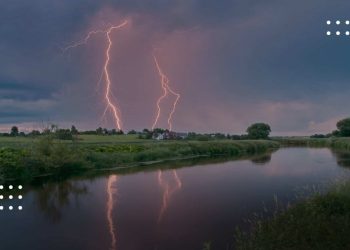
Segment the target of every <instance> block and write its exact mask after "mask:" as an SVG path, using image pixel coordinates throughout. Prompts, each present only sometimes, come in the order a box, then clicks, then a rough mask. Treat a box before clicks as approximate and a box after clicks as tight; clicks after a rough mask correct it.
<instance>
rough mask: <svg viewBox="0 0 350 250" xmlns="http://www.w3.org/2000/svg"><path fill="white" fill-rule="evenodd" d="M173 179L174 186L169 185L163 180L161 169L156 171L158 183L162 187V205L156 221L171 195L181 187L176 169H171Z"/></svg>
mask: <svg viewBox="0 0 350 250" xmlns="http://www.w3.org/2000/svg"><path fill="white" fill-rule="evenodd" d="M172 173H173V177H174V180H175V182H176V184H175V186H174V187H172V188H171V187H170V182H165V181H164V180H163V173H162V171H161V170H159V171H158V183H159V185H160V186H161V187H162V188H163V197H162V206H161V209H160V212H159V216H158V223H160V222H161V220H162V218H163V216H164V213H165V211H166V210H167V208H168V205H169V202H170V200H171V197H172V195H173V194H174V193H175V192H176V191H177V190H179V189H181V187H182V182H181V179H180V178H179V176H178V175H177V172H176V170H173V171H172Z"/></svg>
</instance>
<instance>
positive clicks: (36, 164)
mask: <svg viewBox="0 0 350 250" xmlns="http://www.w3.org/2000/svg"><path fill="white" fill-rule="evenodd" d="M105 138H106V139H104V138H103V136H101V137H96V136H94V137H81V138H79V140H76V141H73V142H67V141H59V140H55V139H53V138H51V137H48V136H45V137H44V136H43V137H40V138H36V139H32V140H31V141H29V139H28V140H21V141H17V142H13V143H6V144H1V142H0V145H1V146H0V178H1V179H2V181H3V182H4V181H7V180H11V181H14V180H21V181H31V180H33V179H34V178H36V177H38V176H45V175H57V176H60V175H65V176H66V175H69V174H76V173H77V172H78V173H84V172H86V171H90V170H104V169H106V170H107V169H118V168H120V169H122V168H128V167H130V166H138V167H140V166H141V167H142V168H144V169H145V168H147V167H148V166H152V165H154V164H159V163H160V162H164V161H175V160H181V159H190V158H198V157H208V158H215V157H239V156H246V155H247V156H249V155H254V154H258V153H265V152H268V151H271V150H275V149H277V148H278V147H279V143H277V142H274V141H268V140H266V141H263V140H259V141H254V140H247V141H232V140H219V141H201V142H198V141H185V140H183V141H153V140H139V139H136V137H135V139H134V140H133V139H132V138H131V137H128V138H126V137H123V136H115V137H105ZM14 139H16V138H14ZM113 139H114V140H113ZM6 140H10V139H8V138H6Z"/></svg>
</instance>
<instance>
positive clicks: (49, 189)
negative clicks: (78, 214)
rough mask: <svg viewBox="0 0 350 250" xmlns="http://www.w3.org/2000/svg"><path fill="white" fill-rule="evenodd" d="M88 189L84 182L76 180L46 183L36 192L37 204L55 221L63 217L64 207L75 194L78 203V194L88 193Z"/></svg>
mask: <svg viewBox="0 0 350 250" xmlns="http://www.w3.org/2000/svg"><path fill="white" fill-rule="evenodd" d="M87 193H88V189H87V187H86V186H85V185H84V184H79V183H78V182H75V181H63V182H60V183H45V184H43V185H42V188H40V189H39V190H38V191H37V192H36V198H37V201H38V202H37V204H38V207H39V210H41V211H42V212H43V213H44V215H45V216H47V217H48V218H49V220H50V221H51V222H53V223H57V222H59V221H60V220H61V219H62V213H61V211H62V209H63V208H64V207H68V206H69V205H70V203H71V199H70V197H71V196H72V195H73V197H74V198H75V201H76V203H78V196H80V195H82V194H87Z"/></svg>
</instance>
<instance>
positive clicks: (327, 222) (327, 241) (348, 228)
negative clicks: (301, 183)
mask: <svg viewBox="0 0 350 250" xmlns="http://www.w3.org/2000/svg"><path fill="white" fill-rule="evenodd" d="M349 234H350V181H345V182H341V183H337V184H336V185H334V186H333V187H332V188H331V189H330V190H329V191H328V192H327V193H326V194H315V195H314V196H313V197H311V198H309V199H307V200H305V201H303V202H300V203H298V204H296V205H294V206H292V207H290V208H288V209H287V210H285V211H280V212H277V213H276V215H275V216H273V217H272V218H270V219H269V220H255V221H253V229H252V230H251V231H250V232H249V233H243V232H241V231H237V233H236V247H237V249H240V250H243V249H244V250H250V249H251V250H253V249H254V250H256V249H260V250H265V249H266V250H273V249H276V250H277V249H278V250H284V249H325V250H326V249H327V250H329V249H337V250H342V249H344V250H345V249H350V238H349Z"/></svg>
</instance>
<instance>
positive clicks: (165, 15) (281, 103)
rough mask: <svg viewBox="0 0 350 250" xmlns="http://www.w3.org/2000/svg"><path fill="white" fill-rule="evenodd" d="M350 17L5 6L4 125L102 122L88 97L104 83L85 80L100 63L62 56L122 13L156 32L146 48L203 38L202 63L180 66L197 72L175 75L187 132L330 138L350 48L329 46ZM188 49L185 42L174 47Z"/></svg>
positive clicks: (126, 5) (284, 10) (327, 8)
mask: <svg viewBox="0 0 350 250" xmlns="http://www.w3.org/2000/svg"><path fill="white" fill-rule="evenodd" d="M349 9H350V3H348V2H346V1H340V0H339V1H338V0H336V1H326V0H312V1H302V0H297V1H272V0H271V1H258V0H231V1H230V0H218V1H212V0H178V1H174V0H138V1H136V0H135V1H130V0H118V1H111V0H101V1H98V0H75V1H71V0H61V1H54V0H34V1H24V0H3V1H1V2H0V99H1V100H2V102H1V103H0V117H1V118H0V123H8V122H16V121H18V122H25V121H30V120H31V119H32V120H33V121H35V120H38V119H41V118H46V117H47V116H48V115H50V113H51V115H52V117H56V116H57V117H60V119H61V120H62V121H64V120H65V119H67V120H69V121H73V119H74V118H76V117H80V116H81V120H83V121H84V122H85V123H88V120H89V119H90V120H94V119H92V118H91V117H90V118H87V117H86V116H84V115H85V112H84V111H85V110H84V109H83V107H85V106H86V105H87V103H88V102H91V100H92V99H93V98H94V96H93V95H91V94H90V93H89V91H88V90H89V87H91V86H92V85H93V84H94V82H95V81H96V80H95V79H94V78H93V77H91V76H88V75H86V74H85V72H86V71H87V68H86V67H87V66H91V65H90V64H92V62H91V59H90V58H88V57H86V58H85V57H83V56H81V55H80V54H79V56H80V57H79V56H77V55H78V53H79V52H76V53H77V54H76V55H75V57H74V56H72V59H71V61H69V60H67V58H66V56H63V55H62V51H61V49H60V48H61V47H62V46H64V45H65V44H67V43H69V42H70V41H72V40H74V39H77V37H81V35H82V34H84V32H85V31H86V30H87V29H88V28H89V27H90V26H91V25H92V23H91V22H92V20H93V19H96V17H99V21H98V22H99V23H97V24H96V22H95V23H94V24H95V25H97V26H103V22H109V21H110V20H109V19H108V18H110V15H108V14H106V15H105V16H104V15H102V14H101V13H104V12H105V11H106V10H112V11H113V12H115V13H118V15H120V17H121V18H123V17H132V18H133V22H134V25H135V27H136V28H137V27H141V26H145V27H146V28H144V29H143V31H142V32H144V37H140V38H139V39H140V40H142V39H145V40H146V39H154V37H156V36H157V35H159V37H161V39H163V40H166V39H167V37H173V36H174V37H175V38H176V35H174V34H175V32H177V31H180V32H181V31H186V32H188V30H191V29H195V30H196V32H193V33H194V34H193V35H192V34H190V33H188V34H189V38H188V39H189V40H190V39H192V40H196V39H197V40H199V42H198V45H197V42H195V43H194V44H195V45H194V46H193V51H194V52H193V53H195V52H197V54H196V55H195V56H196V57H195V59H193V61H191V63H192V64H191V65H190V64H189V62H188V61H190V60H188V58H185V59H184V60H185V61H186V62H185V63H183V65H177V69H178V70H179V72H182V71H184V70H183V69H179V68H181V67H182V68H191V69H192V70H193V71H192V73H188V74H183V76H182V75H181V74H177V72H178V71H176V69H175V70H174V71H173V72H171V70H169V73H170V75H171V76H173V77H172V80H174V81H175V82H178V83H179V84H180V85H179V86H178V88H180V90H185V89H186V90H187V91H188V93H183V99H182V102H181V103H182V105H184V106H185V107H192V108H193V109H188V110H186V109H185V108H181V106H180V107H179V113H178V117H179V118H182V119H178V120H180V121H179V127H180V129H181V130H187V129H188V130H197V129H198V130H215V129H216V128H218V129H220V130H222V131H234V132H239V131H242V129H243V128H244V127H245V126H246V125H247V124H248V123H249V122H253V121H254V120H257V119H259V120H264V121H266V122H271V123H272V125H273V129H274V130H275V131H280V132H288V131H292V132H293V131H301V132H307V131H309V130H310V126H314V127H317V126H318V127H317V128H320V129H321V130H322V126H323V125H324V124H326V123H327V122H328V121H333V120H334V119H335V117H340V116H344V115H347V110H346V108H344V107H346V106H348V105H349V103H348V101H347V100H348V98H347V96H348V94H350V93H349V92H350V91H349V88H348V87H347V86H348V79H349V77H350V70H349V67H350V63H349V59H348V58H349V54H350V44H349V39H348V38H346V37H340V38H335V37H332V38H326V37H325V32H326V30H327V27H326V25H325V21H326V20H327V19H331V20H335V19H338V18H339V19H341V20H344V19H345V18H350V16H349V15H348V14H347V13H348V10H349ZM106 13H107V12H106ZM101 17H106V20H102V19H103V18H101ZM334 28H335V27H334V26H332V29H334ZM344 29H345V28H344V27H343V26H342V31H343V30H344ZM332 31H333V30H332ZM197 34H198V35H197ZM191 35H192V37H190V36H191ZM184 45H187V43H186V41H185V39H183V40H181V39H180V42H179V43H178V44H175V42H174V46H173V47H177V48H179V50H180V48H181V49H186V48H185V46H184ZM201 47H203V48H201ZM189 52H191V51H189ZM185 56H186V55H184V57H185ZM79 60H80V61H82V62H84V63H85V64H84V63H80V62H79ZM89 63H90V64H89ZM173 63H174V65H175V64H176V60H173ZM127 65H128V64H127ZM174 65H170V66H174ZM174 68H176V67H175V66H174ZM181 70H182V71H181ZM193 72H196V74H194V73H193ZM96 74H98V72H96ZM185 76H186V78H185ZM176 77H178V78H176ZM181 77H183V79H182V78H181ZM155 80H156V79H155ZM90 82H91V84H90ZM181 83H182V84H183V85H181ZM185 83H186V84H185ZM89 84H90V85H89ZM190 84H192V85H193V86H191V85H190ZM197 86H200V89H199V90H198V89H197ZM186 94H188V96H186ZM203 100H205V102H204V101H203ZM60 103H61V105H60ZM79 105H80V106H81V107H82V108H81V109H79V108H77V110H75V111H73V110H74V109H72V107H79ZM196 105H198V107H197V106H196ZM27 106H31V108H28V107H27ZM235 109H237V110H235ZM191 110H192V111H191ZM190 111H191V112H192V113H188V112H190ZM181 112H182V113H181ZM287 112H289V116H285V114H286V113H287ZM77 113H78V114H77ZM16 119H17V120H16ZM135 119H136V118H135ZM138 119H140V122H139V123H140V124H145V122H144V120H142V119H143V118H138ZM218 120H220V121H221V122H220V123H219V124H218V122H213V123H212V122H211V121H218ZM202 124H205V125H206V127H203V125H202ZM229 124H232V125H229ZM310 124H311V125H310ZM318 124H319V125H318ZM140 126H144V125H140ZM327 129H328V127H327Z"/></svg>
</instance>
